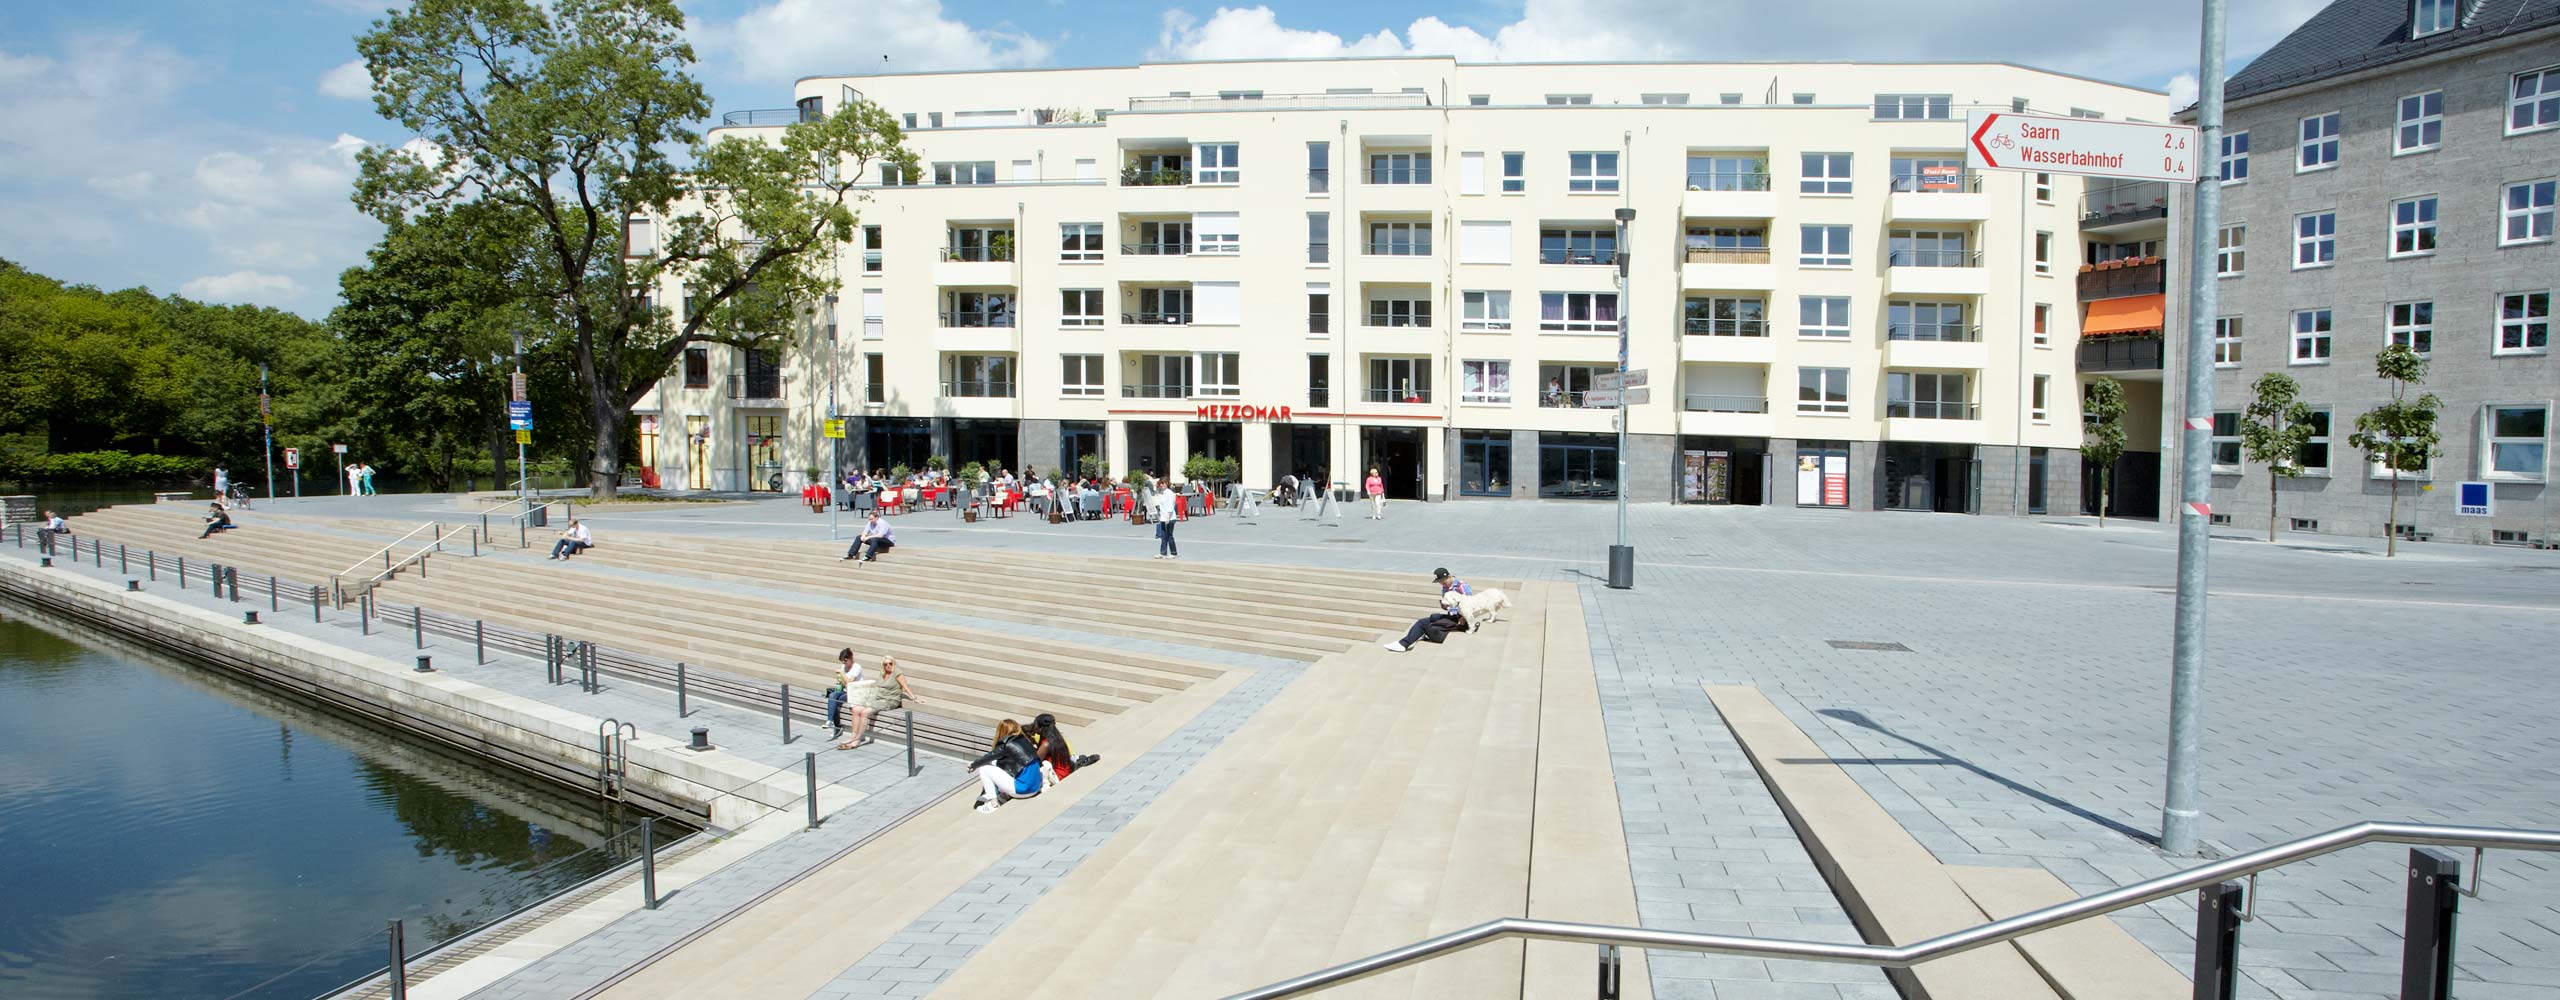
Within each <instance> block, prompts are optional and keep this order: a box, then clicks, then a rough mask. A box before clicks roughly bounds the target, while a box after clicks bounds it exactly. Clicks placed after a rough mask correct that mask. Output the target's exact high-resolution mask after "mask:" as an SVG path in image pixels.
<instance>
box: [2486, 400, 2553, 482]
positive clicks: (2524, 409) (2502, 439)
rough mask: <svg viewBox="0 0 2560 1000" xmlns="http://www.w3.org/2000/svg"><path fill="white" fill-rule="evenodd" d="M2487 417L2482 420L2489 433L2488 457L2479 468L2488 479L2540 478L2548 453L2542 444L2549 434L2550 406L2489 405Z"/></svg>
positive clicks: (2544, 444)
mask: <svg viewBox="0 0 2560 1000" xmlns="http://www.w3.org/2000/svg"><path fill="white" fill-rule="evenodd" d="M2488 411H2489V413H2488V419H2487V420H2485V421H2482V423H2483V424H2485V425H2486V426H2485V427H2484V428H2483V429H2484V430H2486V431H2487V432H2488V441H2487V444H2488V447H2487V448H2484V449H2482V454H2484V455H2486V456H2488V459H2489V460H2488V462H2487V463H2486V465H2487V467H2486V468H2484V469H2482V470H2481V471H2482V472H2483V473H2486V474H2487V478H2490V479H2523V480H2531V481H2533V482H2540V481H2542V477H2543V470H2544V464H2543V460H2544V458H2545V457H2546V456H2547V455H2548V454H2549V448H2548V445H2547V444H2546V443H2545V440H2546V438H2547V437H2548V435H2549V433H2550V425H2551V408H2550V407H2547V406H2533V405H2524V406H2509V405H2501V404H2491V405H2490V406H2489V407H2488Z"/></svg>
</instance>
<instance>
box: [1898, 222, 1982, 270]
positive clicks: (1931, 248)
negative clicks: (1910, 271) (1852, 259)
mask: <svg viewBox="0 0 2560 1000" xmlns="http://www.w3.org/2000/svg"><path fill="white" fill-rule="evenodd" d="M1966 242H1967V234H1966V233H1965V232H1964V231H1963V230H1957V229H1944V230H1941V229H1896V230H1893V231H1892V232H1890V233H1888V234H1887V235H1886V238H1885V247H1886V251H1887V256H1886V258H1885V263H1886V265H1887V266H1890V267H1972V266H1974V265H1976V264H1978V263H1980V259H1979V258H1978V257H1977V256H1975V255H1974V254H1973V253H1972V252H1971V251H1969V250H1967V249H1966V247H1965V244H1966Z"/></svg>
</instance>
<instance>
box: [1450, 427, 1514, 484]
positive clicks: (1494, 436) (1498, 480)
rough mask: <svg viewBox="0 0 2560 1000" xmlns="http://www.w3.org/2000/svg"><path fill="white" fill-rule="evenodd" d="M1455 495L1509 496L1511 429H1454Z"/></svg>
mask: <svg viewBox="0 0 2560 1000" xmlns="http://www.w3.org/2000/svg"><path fill="white" fill-rule="evenodd" d="M1458 494H1459V495H1460V496H1470V497H1507V496H1510V495H1511V432H1510V431H1459V432H1458Z"/></svg>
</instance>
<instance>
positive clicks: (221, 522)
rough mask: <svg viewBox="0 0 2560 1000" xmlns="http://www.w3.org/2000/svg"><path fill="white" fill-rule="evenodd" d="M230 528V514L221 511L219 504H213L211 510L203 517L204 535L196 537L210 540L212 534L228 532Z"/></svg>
mask: <svg viewBox="0 0 2560 1000" xmlns="http://www.w3.org/2000/svg"><path fill="white" fill-rule="evenodd" d="M231 528H232V524H231V512H230V511H227V510H224V509H222V505H221V504H213V505H212V510H211V511H209V512H207V513H206V514H205V516H204V534H201V535H197V536H196V537H197V538H211V537H213V533H214V532H217V531H229V530H231Z"/></svg>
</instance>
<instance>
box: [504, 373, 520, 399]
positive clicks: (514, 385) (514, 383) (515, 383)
mask: <svg viewBox="0 0 2560 1000" xmlns="http://www.w3.org/2000/svg"><path fill="white" fill-rule="evenodd" d="M508 382H509V386H508V387H509V388H511V389H513V390H515V395H513V396H510V397H508V398H510V399H513V400H515V401H516V402H519V403H521V402H524V373H523V372H517V373H515V377H514V378H512V379H509V380H508Z"/></svg>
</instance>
